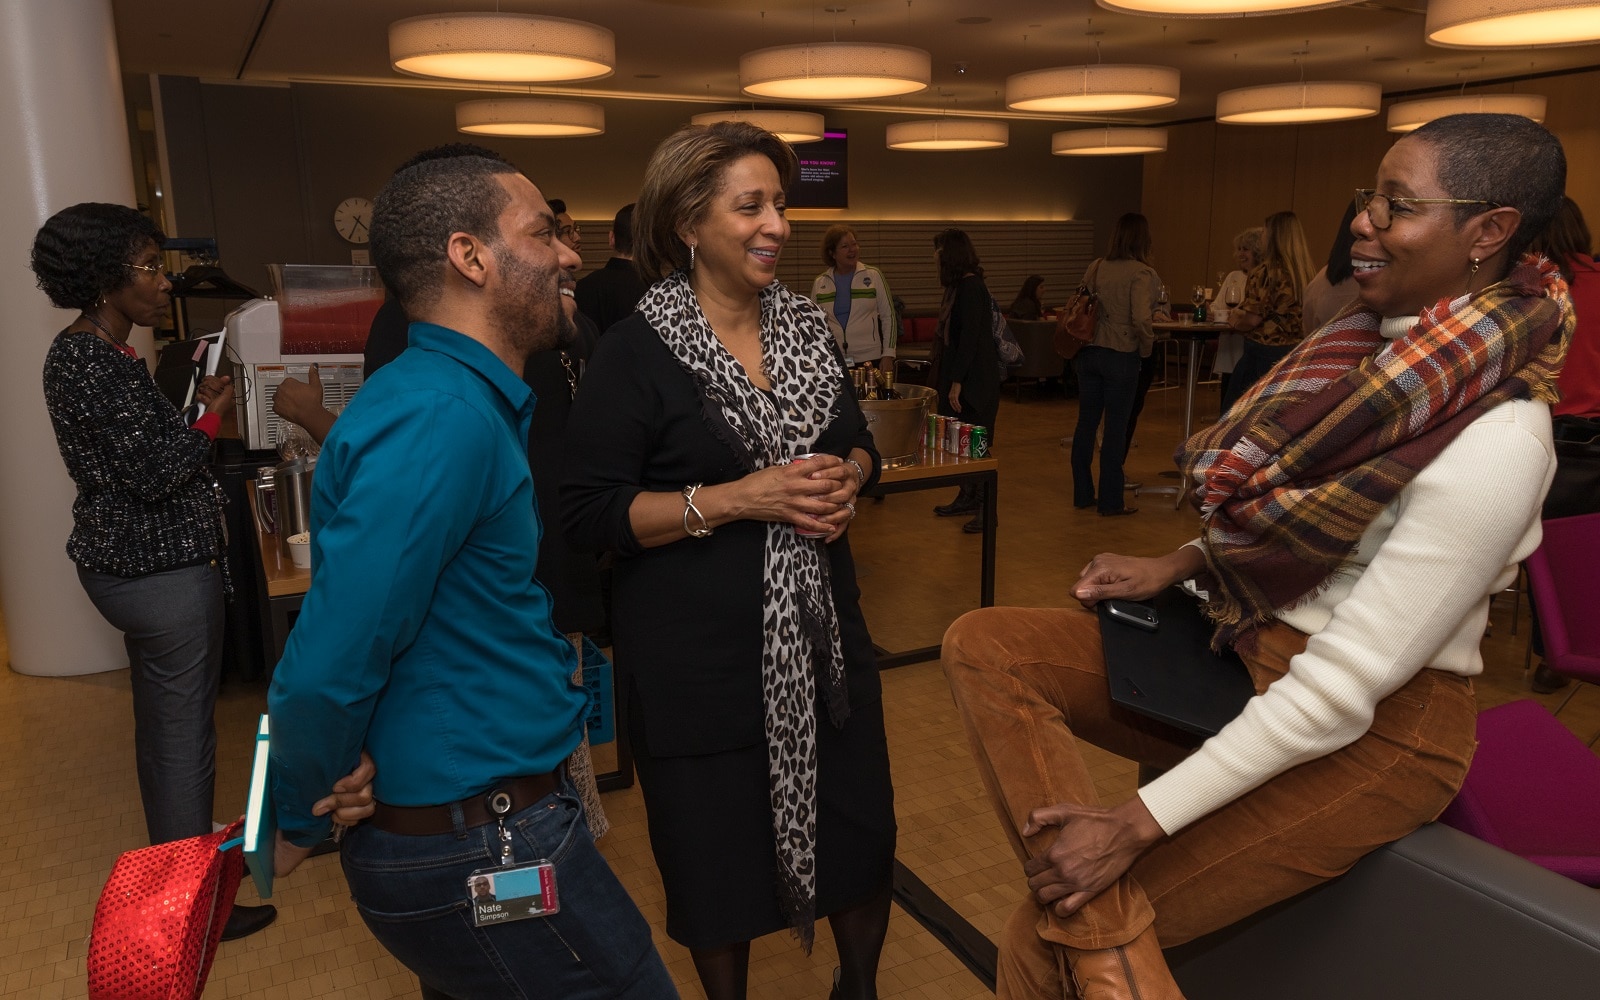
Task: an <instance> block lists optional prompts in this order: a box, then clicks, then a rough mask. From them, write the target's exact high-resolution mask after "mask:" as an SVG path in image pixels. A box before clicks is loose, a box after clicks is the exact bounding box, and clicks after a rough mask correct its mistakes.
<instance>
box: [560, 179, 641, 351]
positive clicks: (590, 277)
mask: <svg viewBox="0 0 1600 1000" xmlns="http://www.w3.org/2000/svg"><path fill="white" fill-rule="evenodd" d="M610 243H611V259H610V260H608V261H606V266H605V267H602V268H600V269H599V270H596V271H592V272H590V273H589V274H586V275H584V276H583V277H582V278H579V279H578V290H577V295H578V311H579V312H581V313H583V314H584V315H585V316H587V317H589V318H590V319H591V320H593V321H594V325H595V326H596V327H597V328H598V329H599V331H600V332H601V333H602V334H603V333H605V332H606V331H607V330H609V329H611V327H612V325H613V324H615V323H616V322H617V321H618V320H621V319H624V318H626V317H628V316H631V315H633V311H634V310H635V309H637V308H639V299H641V298H642V297H643V296H644V280H643V279H642V278H640V277H639V272H638V271H636V270H635V269H634V266H633V206H632V205H624V206H622V208H621V209H619V210H618V211H617V215H616V218H614V219H612V220H611V236H610Z"/></svg>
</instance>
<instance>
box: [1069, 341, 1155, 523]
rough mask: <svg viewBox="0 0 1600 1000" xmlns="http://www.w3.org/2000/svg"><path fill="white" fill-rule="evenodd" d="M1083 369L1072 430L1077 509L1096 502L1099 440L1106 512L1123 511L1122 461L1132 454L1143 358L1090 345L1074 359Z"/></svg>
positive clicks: (1102, 498)
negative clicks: (1131, 421) (1102, 430)
mask: <svg viewBox="0 0 1600 1000" xmlns="http://www.w3.org/2000/svg"><path fill="white" fill-rule="evenodd" d="M1072 364H1073V367H1074V368H1076V369H1077V371H1078V426H1077V427H1076V428H1075V429H1074V430H1073V432H1072V505H1073V506H1074V507H1087V506H1089V505H1090V504H1092V503H1094V502H1095V483H1094V469H1093V467H1092V462H1093V460H1094V437H1095V432H1096V431H1098V430H1099V429H1100V420H1101V418H1102V417H1104V418H1105V422H1106V432H1105V434H1103V435H1102V436H1101V442H1100V503H1099V507H1100V510H1101V512H1102V513H1111V512H1113V511H1118V510H1121V509H1122V461H1123V459H1125V458H1127V456H1128V417H1129V415H1130V414H1132V413H1133V401H1134V398H1135V396H1136V395H1137V394H1138V389H1139V355H1138V353H1137V352H1135V351H1113V350H1111V349H1110V348H1109V347H1093V346H1090V347H1085V348H1084V349H1082V350H1081V351H1079V352H1078V356H1077V357H1076V358H1073V359H1072Z"/></svg>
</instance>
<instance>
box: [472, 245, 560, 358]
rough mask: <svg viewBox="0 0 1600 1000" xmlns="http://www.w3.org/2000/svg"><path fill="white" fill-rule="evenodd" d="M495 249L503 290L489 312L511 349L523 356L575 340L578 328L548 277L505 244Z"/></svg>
mask: <svg viewBox="0 0 1600 1000" xmlns="http://www.w3.org/2000/svg"><path fill="white" fill-rule="evenodd" d="M496 250H497V251H498V256H499V259H500V271H501V274H502V276H503V280H504V293H503V294H502V295H501V296H500V297H499V298H498V299H496V301H495V303H494V307H493V309H492V310H491V315H492V316H493V318H494V322H495V325H496V326H498V327H499V328H500V330H501V331H502V332H503V333H504V334H505V335H506V336H507V337H508V338H509V339H510V342H511V347H512V349H513V350H515V351H516V352H517V353H518V354H519V355H521V356H522V357H524V358H526V357H530V356H531V355H534V354H537V353H539V352H540V351H547V350H549V349H550V348H552V347H558V346H560V345H562V344H570V343H572V342H573V341H574V340H576V339H577V336H578V331H577V328H576V327H575V326H574V325H573V322H572V319H571V318H570V317H568V316H567V310H566V307H565V306H563V305H562V303H561V293H560V292H559V291H557V290H556V289H555V288H553V287H552V284H553V282H552V281H551V279H550V278H548V277H546V276H545V275H542V274H540V273H538V271H536V270H535V269H534V268H533V267H532V266H530V265H529V264H528V263H527V262H525V261H523V260H522V259H520V258H519V257H517V256H516V255H515V254H514V253H512V252H511V250H510V248H509V247H507V246H505V244H503V243H502V244H501V245H500V246H499V247H497V248H496Z"/></svg>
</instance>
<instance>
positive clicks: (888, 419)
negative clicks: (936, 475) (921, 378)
mask: <svg viewBox="0 0 1600 1000" xmlns="http://www.w3.org/2000/svg"><path fill="white" fill-rule="evenodd" d="M894 391H895V392H897V393H899V394H900V398H899V399H863V400H861V411H862V412H863V413H864V414H866V417H867V429H868V430H870V431H872V443H873V444H874V445H876V446H877V448H878V455H879V456H880V457H882V459H883V467H884V468H885V469H900V468H904V467H905V466H907V465H916V464H917V461H918V460H919V459H920V458H921V457H922V432H923V430H924V429H925V428H926V427H927V424H928V414H929V413H930V412H931V411H932V409H933V399H934V396H935V395H937V394H936V393H935V392H934V391H933V390H932V389H930V388H928V387H927V386H925V385H911V384H909V383H906V382H896V383H895V384H894Z"/></svg>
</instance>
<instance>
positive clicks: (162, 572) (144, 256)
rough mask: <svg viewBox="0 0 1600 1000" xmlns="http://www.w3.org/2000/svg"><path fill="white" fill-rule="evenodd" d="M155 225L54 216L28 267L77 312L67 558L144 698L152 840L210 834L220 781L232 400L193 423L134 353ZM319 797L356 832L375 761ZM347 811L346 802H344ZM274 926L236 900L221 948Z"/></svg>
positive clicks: (136, 216)
mask: <svg viewBox="0 0 1600 1000" xmlns="http://www.w3.org/2000/svg"><path fill="white" fill-rule="evenodd" d="M164 240H165V237H164V236H163V235H162V233H161V231H160V229H158V228H157V227H156V225H155V223H153V222H152V221H150V219H149V218H147V217H146V216H144V215H142V214H140V213H139V212H137V211H135V210H134V209H132V208H128V207H126V206H124V205H110V204H102V203H94V202H89V203H84V204H80V205H73V206H72V207H70V208H66V209H63V210H62V211H60V212H57V213H56V214H55V215H53V216H51V217H50V219H49V220H48V221H46V222H45V224H44V226H43V227H42V228H40V230H39V232H38V234H37V235H36V236H35V237H34V242H33V250H32V257H31V263H32V266H33V272H34V275H35V276H36V277H37V278H38V282H39V287H40V289H42V290H43V291H44V293H45V294H46V295H48V296H49V297H50V301H51V303H52V304H54V305H55V306H56V307H57V308H61V309H74V310H77V312H78V315H77V317H76V318H75V319H73V321H72V322H71V323H69V324H68V325H67V328H66V329H65V330H63V331H61V333H60V334H58V335H57V336H56V338H55V340H54V341H53V342H52V343H51V345H50V350H49V352H48V353H47V354H46V356H45V363H44V397H45V405H46V407H47V408H48V409H49V412H50V425H51V427H52V428H53V429H54V431H55V435H56V444H57V446H58V447H59V448H60V450H61V459H62V461H63V462H65V463H66V466H67V473H68V474H69V475H70V476H71V477H72V481H73V483H75V484H76V485H77V488H78V496H77V499H76V500H75V501H74V502H73V505H72V534H71V536H70V537H69V538H68V539H67V557H68V558H69V559H71V560H72V561H73V562H74V563H75V564H76V565H77V567H78V579H79V580H80V581H81V582H82V584H83V589H84V592H85V593H86V594H88V596H89V600H90V601H91V602H92V603H93V604H94V606H95V609H96V610H97V611H99V612H100V614H101V615H102V616H104V618H105V619H106V621H107V622H109V623H110V624H111V625H112V626H113V627H114V628H116V629H117V630H118V631H120V632H122V634H123V645H124V646H125V647H126V649H127V652H128V667H129V672H130V682H131V687H132V691H133V719H134V758H135V762H136V769H137V773H138V778H139V797H140V799H141V801H142V803H143V806H144V817H145V828H146V832H147V833H148V834H149V837H150V842H151V843H152V844H160V843H166V842H168V841H172V840H182V839H184V838H187V837H197V836H201V835H204V834H208V833H210V832H211V824H212V819H213V811H212V807H213V804H214V801H213V800H214V794H215V781H216V772H217V728H216V722H215V719H214V715H213V713H214V710H215V708H216V702H217V688H218V685H219V684H220V683H221V679H222V623H223V601H224V595H225V592H226V591H227V589H228V575H227V566H226V564H225V550H226V544H225V541H224V538H223V520H222V505H223V503H224V502H225V499H224V497H223V494H222V488H221V486H220V485H218V483H217V480H216V477H215V476H213V475H212V472H211V467H210V458H211V442H212V440H213V439H214V438H215V437H216V435H217V431H218V429H219V428H220V426H221V423H222V415H223V414H224V413H226V412H227V410H228V408H229V407H231V406H233V385H232V384H231V381H230V379H229V378H228V377H227V376H225V375H224V376H209V377H207V378H205V379H203V380H202V381H201V382H200V385H199V388H198V389H197V390H196V393H195V395H196V398H197V399H198V400H199V401H200V404H201V406H202V409H203V412H201V413H200V414H199V415H198V417H197V418H196V419H194V420H193V422H192V424H191V423H189V422H188V421H186V419H185V417H184V415H183V414H180V413H179V412H178V409H177V407H175V406H173V404H172V403H170V402H169V401H168V400H167V398H166V397H165V396H164V395H162V393H161V390H160V389H159V388H158V387H157V386H156V383H155V380H154V379H153V378H151V376H150V371H149V369H148V368H146V367H145V363H144V362H143V361H141V360H140V359H139V356H138V354H137V353H135V352H134V349H133V348H132V347H129V346H128V335H129V333H130V332H132V330H133V327H134V326H135V325H140V326H155V325H157V324H159V323H161V322H162V321H164V320H165V319H166V317H167V315H168V312H169V311H170V309H171V304H172V297H171V290H172V283H171V282H170V281H169V280H168V278H167V276H166V274H165V273H164V269H163V268H162V258H161V243H162V242H163V241H164ZM335 791H336V792H339V793H344V792H349V793H351V794H349V795H343V794H339V795H332V796H329V797H328V798H326V799H323V800H322V801H321V802H319V803H318V810H319V812H318V815H325V814H326V813H328V812H333V813H334V814H335V819H336V820H338V821H340V822H355V821H356V820H357V819H360V818H362V817H364V816H366V815H368V814H370V812H371V807H370V802H371V773H370V770H369V768H368V765H367V764H365V763H364V764H363V766H362V768H360V769H358V770H357V772H356V773H354V774H352V775H351V776H349V777H348V778H346V779H343V780H341V782H340V783H339V785H338V786H337V787H336V789H335ZM344 807H348V808H344ZM276 916H277V910H275V909H274V908H273V907H271V906H239V905H235V906H234V907H233V908H232V910H231V912H230V914H229V916H228V922H227V925H226V927H225V928H224V930H223V933H222V939H223V940H224V941H228V940H233V939H235V938H240V937H244V936H245V935H247V934H252V933H254V932H256V931H258V930H261V929H262V928H264V927H266V926H267V925H268V924H270V923H271V922H272V921H273V919H274V918H275V917H276Z"/></svg>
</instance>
